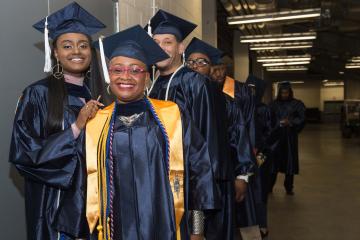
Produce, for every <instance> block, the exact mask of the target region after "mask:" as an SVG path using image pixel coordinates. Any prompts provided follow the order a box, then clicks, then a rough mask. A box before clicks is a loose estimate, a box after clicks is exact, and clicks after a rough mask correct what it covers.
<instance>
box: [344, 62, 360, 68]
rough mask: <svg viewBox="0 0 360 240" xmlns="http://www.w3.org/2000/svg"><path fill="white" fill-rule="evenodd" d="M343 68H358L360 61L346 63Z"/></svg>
mask: <svg viewBox="0 0 360 240" xmlns="http://www.w3.org/2000/svg"><path fill="white" fill-rule="evenodd" d="M345 68H360V63H347V64H345Z"/></svg>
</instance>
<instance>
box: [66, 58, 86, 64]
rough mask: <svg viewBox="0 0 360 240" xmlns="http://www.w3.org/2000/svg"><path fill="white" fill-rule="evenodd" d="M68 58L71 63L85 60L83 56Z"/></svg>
mask: <svg viewBox="0 0 360 240" xmlns="http://www.w3.org/2000/svg"><path fill="white" fill-rule="evenodd" d="M69 60H70V61H71V62H73V63H83V62H84V61H85V58H83V57H72V58H69Z"/></svg>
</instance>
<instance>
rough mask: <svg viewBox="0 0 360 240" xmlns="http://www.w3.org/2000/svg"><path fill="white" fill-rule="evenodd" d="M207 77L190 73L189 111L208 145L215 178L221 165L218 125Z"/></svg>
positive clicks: (218, 175) (219, 173)
mask: <svg viewBox="0 0 360 240" xmlns="http://www.w3.org/2000/svg"><path fill="white" fill-rule="evenodd" d="M209 81H210V80H208V79H206V78H205V77H204V76H202V75H200V74H197V73H196V74H193V75H191V79H190V80H189V81H188V82H189V83H191V86H190V85H189V86H188V87H189V88H190V87H191V88H192V94H188V95H187V96H191V101H192V103H191V109H190V110H189V111H190V113H191V118H192V122H193V123H194V125H195V127H196V128H197V129H198V130H199V132H200V134H201V136H202V137H203V139H204V140H205V142H206V143H207V145H208V151H209V153H210V161H211V166H212V170H213V173H214V176H215V179H221V166H220V161H221V159H220V153H219V137H218V134H217V131H215V129H216V128H217V126H218V123H217V118H216V113H215V105H214V95H213V94H212V91H211V86H210V85H209Z"/></svg>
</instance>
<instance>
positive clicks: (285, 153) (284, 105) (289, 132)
mask: <svg viewBox="0 0 360 240" xmlns="http://www.w3.org/2000/svg"><path fill="white" fill-rule="evenodd" d="M270 107H271V109H272V111H274V114H275V117H276V119H275V121H276V128H275V129H274V133H273V134H274V136H275V138H276V139H277V140H278V143H277V146H276V148H275V150H274V155H273V157H274V162H273V163H274V171H275V172H281V173H285V174H298V173H299V153H298V134H299V133H300V132H301V130H302V129H303V128H304V126H305V110H306V109H305V105H304V103H303V102H302V101H300V100H297V99H294V98H293V99H290V100H287V101H281V100H275V101H273V102H272V103H271V104H270ZM286 117H287V118H288V119H289V122H290V125H289V126H286V127H285V126H281V125H280V121H281V120H282V119H284V118H286Z"/></svg>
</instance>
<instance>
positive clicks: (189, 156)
mask: <svg viewBox="0 0 360 240" xmlns="http://www.w3.org/2000/svg"><path fill="white" fill-rule="evenodd" d="M98 46H99V48H100V52H101V55H102V57H103V56H104V55H106V57H107V58H108V59H109V61H110V62H109V68H108V71H109V75H107V74H106V71H107V70H106V67H105V68H104V67H103V68H104V72H105V79H107V81H109V84H110V89H111V92H112V93H113V94H114V95H115V96H116V98H117V100H116V101H115V102H114V103H113V104H111V105H110V106H108V107H107V108H105V109H103V110H100V111H99V112H98V113H97V115H96V117H95V118H94V119H92V120H91V121H90V122H89V123H88V124H87V127H86V129H87V130H86V154H87V155H86V159H87V160H86V161H87V168H88V169H87V172H88V186H87V187H88V191H87V217H88V223H89V226H90V231H91V233H92V238H94V239H122V240H130V239H131V240H136V239H164V240H169V239H201V238H202V234H203V227H204V226H203V221H204V219H203V212H204V211H206V210H211V209H214V208H217V207H218V205H219V203H218V200H217V198H218V196H217V195H216V190H215V185H214V184H215V183H214V179H213V174H212V171H211V163H210V157H209V154H208V149H207V145H206V143H205V142H204V139H203V138H202V136H201V135H200V133H199V132H198V131H197V130H196V129H195V128H193V127H192V124H191V121H188V120H187V119H185V118H184V117H183V116H182V114H181V113H180V111H179V108H178V106H177V105H176V104H175V103H173V102H168V101H160V100H153V99H149V98H147V97H145V96H144V91H145V82H146V80H147V78H149V77H150V74H149V72H148V67H147V66H150V65H152V64H153V63H155V62H158V61H161V60H163V59H166V58H168V56H167V54H166V53H165V52H163V51H162V49H161V48H160V47H159V46H158V45H157V44H156V42H154V41H153V40H152V39H151V38H150V37H149V36H148V34H147V33H146V32H145V31H144V30H143V29H142V28H141V27H140V26H139V25H137V26H134V27H132V28H129V29H127V30H124V31H122V32H119V33H117V34H114V35H112V36H109V37H107V38H105V39H104V40H101V39H100V40H99V43H98ZM103 53H104V54H103ZM103 59H104V58H103ZM102 62H103V64H104V63H105V60H102ZM103 66H104V65H103ZM108 76H109V77H108ZM108 78H109V79H108Z"/></svg>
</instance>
